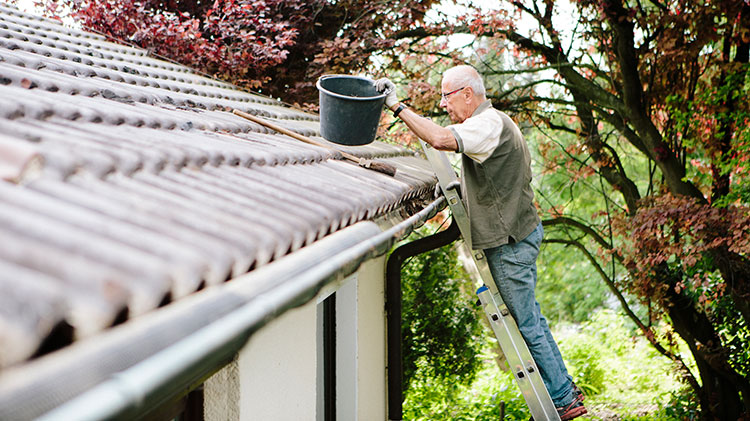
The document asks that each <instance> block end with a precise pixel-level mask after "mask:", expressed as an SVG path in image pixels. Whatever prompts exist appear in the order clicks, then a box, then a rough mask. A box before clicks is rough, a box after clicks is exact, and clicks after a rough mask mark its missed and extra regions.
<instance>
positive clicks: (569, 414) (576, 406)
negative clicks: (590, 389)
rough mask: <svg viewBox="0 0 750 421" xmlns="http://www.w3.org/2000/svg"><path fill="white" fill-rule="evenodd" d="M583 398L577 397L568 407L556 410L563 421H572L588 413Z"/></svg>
mask: <svg viewBox="0 0 750 421" xmlns="http://www.w3.org/2000/svg"><path fill="white" fill-rule="evenodd" d="M581 396H583V395H579V396H576V398H575V399H573V402H571V403H570V404H568V405H565V406H561V407H559V408H556V409H557V415H559V416H560V420H561V421H566V420H572V419H573V418H578V417H580V416H581V415H584V414H586V413H587V412H588V411H587V410H586V407H585V406H583V402H582V401H583V399H581Z"/></svg>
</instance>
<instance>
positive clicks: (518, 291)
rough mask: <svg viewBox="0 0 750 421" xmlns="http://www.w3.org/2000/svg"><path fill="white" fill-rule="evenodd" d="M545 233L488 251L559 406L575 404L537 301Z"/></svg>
mask: <svg viewBox="0 0 750 421" xmlns="http://www.w3.org/2000/svg"><path fill="white" fill-rule="evenodd" d="M543 235H544V229H543V228H542V224H539V225H538V226H537V227H536V229H534V231H533V232H532V233H531V234H529V235H528V237H526V238H524V239H523V240H522V241H520V242H517V243H512V244H504V245H502V246H498V247H493V248H489V249H485V250H484V253H485V254H486V255H487V262H488V264H489V266H490V271H491V272H492V277H493V278H495V284H497V287H498V290H499V291H500V295H501V296H502V297H503V300H504V301H505V304H506V305H507V306H508V310H510V314H511V315H513V318H514V319H515V320H516V323H517V324H518V329H519V330H520V331H521V335H522V336H523V338H524V339H525V340H526V345H527V346H528V347H529V351H531V355H532V357H534V361H536V365H537V366H538V367H539V371H540V374H541V375H542V380H543V381H544V385H545V386H546V387H547V391H549V394H550V397H552V401H553V402H554V403H555V406H558V407H560V406H565V405H568V404H570V403H571V402H573V399H574V397H575V396H574V392H573V383H572V377H571V376H570V375H569V374H568V370H567V369H566V368H565V363H564V362H563V359H562V356H561V355H560V350H559V349H558V348H557V343H556V342H555V339H554V338H553V337H552V334H551V333H550V331H549V326H547V319H545V318H544V316H542V313H541V311H540V309H539V303H538V302H537V301H536V297H535V295H534V289H535V288H536V258H537V256H538V255H539V246H540V245H541V244H542V236H543Z"/></svg>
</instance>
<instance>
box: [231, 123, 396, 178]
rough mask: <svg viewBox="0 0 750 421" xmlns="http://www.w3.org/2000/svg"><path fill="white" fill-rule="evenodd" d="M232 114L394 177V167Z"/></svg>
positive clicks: (281, 128)
mask: <svg viewBox="0 0 750 421" xmlns="http://www.w3.org/2000/svg"><path fill="white" fill-rule="evenodd" d="M232 112H233V113H234V114H235V115H238V116H240V117H242V118H246V119H248V120H250V121H252V122H254V123H258V124H260V125H261V126H264V127H268V128H269V129H271V130H275V131H277V132H279V133H282V134H285V135H287V136H289V137H293V138H295V139H297V140H299V141H302V142H305V143H308V144H310V145H315V146H320V147H321V148H326V149H330V150H333V151H337V152H339V153H340V154H341V155H342V156H343V157H344V158H346V159H348V160H349V161H352V162H354V163H356V164H357V165H359V166H360V167H364V168H368V169H371V170H373V171H377V172H379V173H383V174H387V175H390V176H391V177H393V176H394V175H396V167H394V166H393V165H390V164H386V163H385V162H379V161H373V160H371V159H365V158H359V157H357V156H354V155H352V154H350V153H346V152H343V151H340V150H338V149H336V148H334V147H331V146H329V145H326V144H324V143H320V142H318V141H315V140H313V139H310V138H309V137H307V136H302V135H301V134H299V133H295V132H293V131H291V130H288V129H285V128H283V127H281V126H277V125H275V124H273V123H271V122H269V121H266V120H264V119H262V118H259V117H256V116H254V115H252V114H248V113H246V112H244V111H240V110H237V109H235V110H233V111H232Z"/></svg>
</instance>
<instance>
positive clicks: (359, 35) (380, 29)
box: [37, 0, 436, 103]
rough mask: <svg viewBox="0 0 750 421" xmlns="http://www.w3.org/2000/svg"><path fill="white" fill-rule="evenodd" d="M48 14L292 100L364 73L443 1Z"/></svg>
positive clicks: (149, 6) (111, 0) (123, 4)
mask: <svg viewBox="0 0 750 421" xmlns="http://www.w3.org/2000/svg"><path fill="white" fill-rule="evenodd" d="M37 3H38V4H39V5H40V6H41V7H43V9H44V10H45V11H46V13H47V14H48V15H49V16H52V17H58V18H59V17H61V16H65V15H68V14H69V15H70V16H72V17H73V18H74V19H75V20H76V21H77V22H79V23H81V24H82V25H83V26H84V27H86V28H88V29H91V30H95V31H98V32H100V33H102V34H104V35H106V36H110V37H112V38H114V39H116V40H120V41H127V42H130V43H133V44H135V45H137V46H139V47H143V48H146V49H148V50H149V51H150V52H152V53H153V54H156V55H159V56H162V57H165V58H168V59H172V60H175V61H178V62H180V63H182V64H185V65H188V66H190V67H193V68H194V69H196V70H198V71H201V72H204V73H207V74H209V75H212V76H216V77H219V78H221V79H224V80H227V81H230V82H233V83H235V84H237V85H239V86H243V87H246V88H250V89H254V90H256V91H260V92H262V93H265V94H267V95H271V96H274V97H280V98H283V99H284V100H285V101H287V102H298V103H314V102H317V90H316V89H315V81H316V80H317V78H318V77H319V76H320V75H322V74H323V73H326V72H329V73H330V72H334V73H352V72H360V71H363V70H364V69H365V68H366V66H367V65H368V62H369V61H368V57H369V56H370V54H372V53H373V52H374V51H378V50H383V49H387V48H390V46H392V45H393V40H391V39H389V36H388V35H389V34H390V33H391V32H393V31H395V30H400V29H402V28H405V27H408V26H409V25H412V24H413V23H415V22H418V21H420V19H422V17H423V16H424V13H425V11H426V10H427V9H428V8H429V7H430V6H431V5H432V4H434V3H436V1H434V0H421V1H416V2H406V3H404V4H401V3H391V2H379V1H373V0H365V1H355V0H345V1H337V2H330V1H326V0H312V1H302V0H221V1H220V0H215V1H213V2H212V1H203V2H202V1H200V0H140V1H137V0H108V1H99V0H47V1H42V0H39V1H38V2H37Z"/></svg>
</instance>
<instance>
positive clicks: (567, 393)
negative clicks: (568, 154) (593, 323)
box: [375, 66, 586, 420]
mask: <svg viewBox="0 0 750 421" xmlns="http://www.w3.org/2000/svg"><path fill="white" fill-rule="evenodd" d="M375 86H376V88H377V89H378V91H380V92H385V93H387V96H386V100H385V104H386V106H387V107H388V108H389V109H391V110H392V111H393V115H394V116H396V117H399V118H401V119H402V120H403V121H404V123H406V125H407V126H408V127H409V129H411V131H412V132H414V134H416V135H417V136H419V138H421V139H422V140H424V141H425V142H427V143H429V144H430V145H432V147H434V148H435V149H439V150H444V151H453V152H459V153H461V154H462V156H461V158H462V176H461V183H462V189H463V192H464V198H465V199H466V206H467V209H468V212H469V218H470V220H471V236H472V245H471V246H472V248H474V249H483V250H484V252H485V253H486V255H487V261H488V263H489V266H490V270H491V272H492V276H493V278H494V279H495V283H496V284H497V286H498V289H499V290H500V293H501V295H502V297H503V299H504V300H505V303H506V304H507V306H508V309H509V310H510V312H511V314H512V315H513V317H514V318H515V320H516V323H518V328H519V330H520V331H521V334H522V335H523V338H524V339H525V340H526V344H527V345H528V347H529V350H530V351H531V354H532V355H533V357H534V360H535V361H536V363H537V365H538V367H539V370H540V372H541V375H542V379H543V381H544V384H545V386H546V387H547V390H548V391H549V393H550V396H551V397H552V401H553V402H554V403H555V406H556V407H557V410H558V413H559V415H560V418H561V419H562V420H569V419H573V418H576V417H578V416H580V415H583V414H585V413H586V408H585V407H584V406H583V395H582V394H581V393H580V392H579V390H578V389H577V388H576V387H575V385H574V384H573V383H572V381H571V380H572V379H571V377H570V375H568V371H567V369H566V368H565V363H563V360H562V357H561V356H560V351H559V350H558V348H557V344H556V343H555V340H554V339H553V338H552V334H551V333H550V331H549V327H548V326H547V320H546V319H545V318H544V316H542V314H541V312H540V310H539V303H537V301H536V297H535V295H534V288H535V287H536V279H537V274H536V258H537V255H538V254H539V246H540V245H541V243H542V235H543V230H542V224H541V221H540V219H539V216H538V215H537V212H536V208H535V206H534V193H533V191H532V190H531V185H530V183H531V166H530V163H531V157H530V155H529V150H528V147H527V145H526V141H525V140H524V138H523V135H522V134H521V130H519V128H518V126H516V124H515V123H514V122H513V120H511V119H510V117H508V116H507V115H506V114H505V113H503V112H501V111H498V110H496V109H494V108H493V107H492V104H491V103H490V101H488V100H487V98H486V96H485V89H484V83H483V82H482V78H481V77H480V76H479V73H478V72H477V71H476V70H475V69H474V68H473V67H471V66H457V67H454V68H452V69H449V70H447V71H446V72H445V73H444V74H443V81H442V95H441V96H442V97H441V99H440V106H441V107H443V108H445V110H446V111H447V112H448V116H449V117H450V120H451V121H452V122H453V124H451V125H449V126H447V127H442V126H439V125H437V124H435V123H433V122H432V121H431V120H429V119H427V118H424V117H421V116H419V115H418V114H416V113H415V112H414V111H412V110H411V109H409V108H408V107H406V105H404V104H402V103H400V102H399V101H398V98H397V97H396V92H395V86H394V84H393V83H392V82H391V81H390V80H388V79H380V80H378V81H376V82H375Z"/></svg>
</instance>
